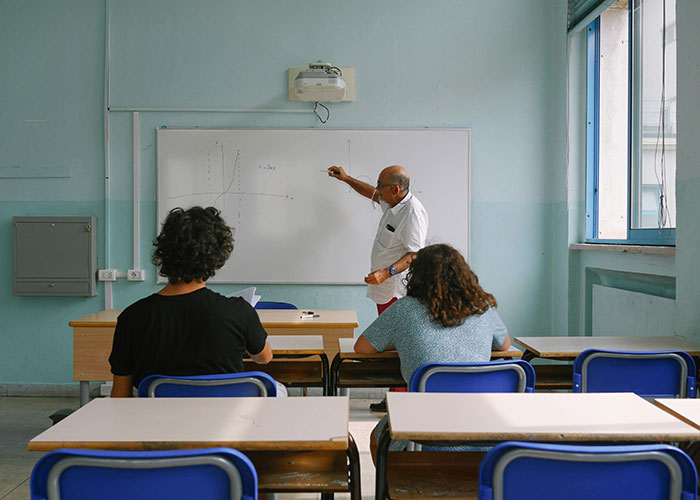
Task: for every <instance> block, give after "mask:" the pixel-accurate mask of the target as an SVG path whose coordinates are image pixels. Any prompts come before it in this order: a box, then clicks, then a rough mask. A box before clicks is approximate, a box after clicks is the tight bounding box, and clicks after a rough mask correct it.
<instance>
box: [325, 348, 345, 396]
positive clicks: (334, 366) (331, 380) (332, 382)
mask: <svg viewBox="0 0 700 500" xmlns="http://www.w3.org/2000/svg"><path fill="white" fill-rule="evenodd" d="M342 362H343V360H342V359H341V358H340V353H338V354H336V355H335V356H334V357H333V362H332V363H331V369H330V372H329V374H328V394H329V395H331V396H337V395H338V370H340V363H342Z"/></svg>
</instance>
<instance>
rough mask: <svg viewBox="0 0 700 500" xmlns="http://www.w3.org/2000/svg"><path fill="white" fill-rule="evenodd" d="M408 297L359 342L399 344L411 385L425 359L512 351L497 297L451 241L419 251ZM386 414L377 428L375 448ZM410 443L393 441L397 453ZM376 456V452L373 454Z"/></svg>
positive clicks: (379, 346)
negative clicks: (486, 290) (486, 287)
mask: <svg viewBox="0 0 700 500" xmlns="http://www.w3.org/2000/svg"><path fill="white" fill-rule="evenodd" d="M406 280H407V296H406V297H404V298H401V299H399V300H398V301H397V302H396V303H394V304H393V305H391V306H390V307H389V308H388V309H387V310H386V311H384V313H383V314H381V315H380V316H379V317H378V318H377V319H376V320H374V322H373V323H372V324H371V325H369V327H367V329H366V330H365V331H364V332H363V333H362V335H360V337H359V338H358V339H357V341H356V342H355V351H356V352H359V353H367V354H371V353H374V352H379V351H384V350H386V349H390V348H396V350H397V351H398V353H399V360H400V361H401V375H402V376H403V378H404V380H406V383H408V382H409V381H410V380H411V376H413V372H415V371H416V369H417V368H418V367H419V366H421V365H423V364H425V363H473V362H483V361H489V360H490V359H491V350H492V349H495V350H497V351H506V350H508V349H509V348H510V337H509V335H508V331H507V329H506V326H505V325H504V324H503V321H502V320H501V317H500V316H499V315H498V312H496V299H495V298H494V297H493V295H491V294H490V293H486V292H485V291H484V290H483V289H482V288H481V286H480V285H479V279H478V278H477V277H476V275H475V274H474V273H473V272H472V270H471V269H470V268H469V265H468V264H467V263H466V262H465V261H464V258H463V257H462V254H460V253H459V252H458V251H457V250H455V249H454V248H452V247H451V246H449V245H431V246H428V247H425V248H423V249H421V250H419V251H418V255H417V256H416V259H415V260H414V261H413V262H412V263H411V267H410V268H409V270H408V276H407V278H406ZM383 425H386V417H384V419H382V420H380V423H379V424H377V427H375V431H374V432H373V435H372V439H371V449H372V451H373V452H374V448H375V447H376V440H377V438H378V436H379V432H380V430H381V427H382V426H383ZM405 445H406V442H405V441H404V442H400V441H393V442H392V447H391V448H390V449H391V450H392V451H394V450H399V449H402V448H403V447H405ZM373 457H374V453H373Z"/></svg>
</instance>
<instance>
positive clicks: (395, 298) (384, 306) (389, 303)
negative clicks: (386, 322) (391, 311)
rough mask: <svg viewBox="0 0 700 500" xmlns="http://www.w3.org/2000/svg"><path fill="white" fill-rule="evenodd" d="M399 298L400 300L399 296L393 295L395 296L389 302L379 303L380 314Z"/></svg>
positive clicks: (378, 310) (378, 311)
mask: <svg viewBox="0 0 700 500" xmlns="http://www.w3.org/2000/svg"><path fill="white" fill-rule="evenodd" d="M397 300H399V298H398V297H393V298H392V299H391V300H390V301H389V302H387V303H386V304H377V313H379V314H381V313H383V312H384V311H386V310H387V308H388V307H389V306H390V305H391V304H393V303H394V302H396V301H397Z"/></svg>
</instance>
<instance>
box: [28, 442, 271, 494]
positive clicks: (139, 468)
mask: <svg viewBox="0 0 700 500" xmlns="http://www.w3.org/2000/svg"><path fill="white" fill-rule="evenodd" d="M30 490H31V498H32V500H40V499H42V500H43V499H46V500H52V499H58V498H63V499H70V500H88V499H94V498H100V499H101V500H117V499H127V498H128V499H129V500H159V499H164V500H165V499H168V500H180V499H182V500H186V499H187V500H190V499H192V498H196V499H198V500H219V499H221V500H223V499H227V500H228V499H230V500H233V499H235V500H241V499H242V500H256V499H257V497H258V475H257V473H256V471H255V466H254V465H253V463H252V462H251V461H250V460H249V459H248V457H246V456H245V455H244V454H243V453H241V452H239V451H236V450H232V449H230V448H207V449H199V450H169V451H112V450H72V449H62V450H56V451H53V452H51V453H48V454H46V455H44V456H43V457H42V458H41V459H40V460H39V461H38V462H37V464H36V465H35V466H34V470H33V471H32V475H31V479H30Z"/></svg>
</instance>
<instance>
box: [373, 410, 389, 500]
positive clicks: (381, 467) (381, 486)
mask: <svg viewBox="0 0 700 500" xmlns="http://www.w3.org/2000/svg"><path fill="white" fill-rule="evenodd" d="M389 443H391V434H390V433H389V423H388V422H387V424H386V425H385V426H384V428H383V429H382V432H381V434H380V435H379V441H378V442H377V471H376V481H375V483H374V499H375V500H384V499H385V498H388V497H389V495H388V493H389V491H388V490H389V488H388V485H387V482H386V481H387V458H388V454H389Z"/></svg>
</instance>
